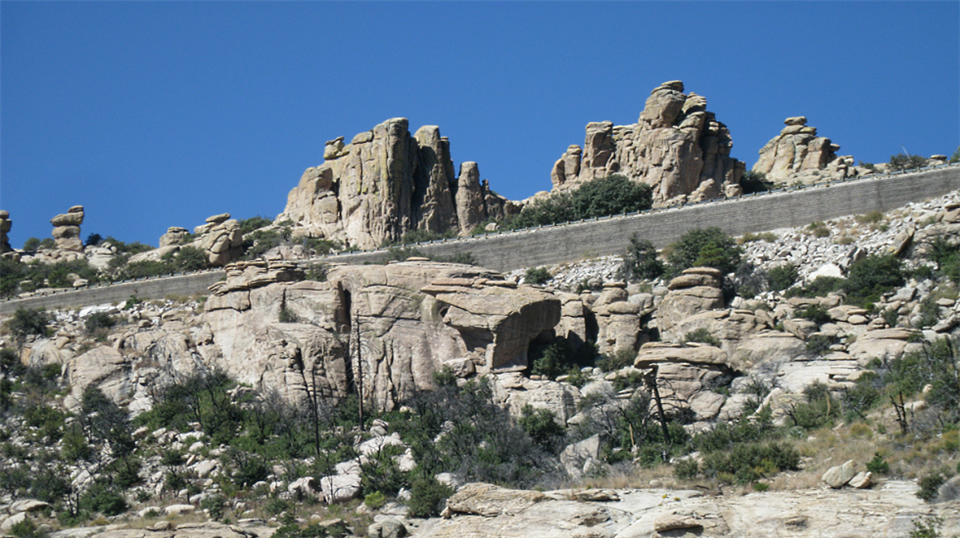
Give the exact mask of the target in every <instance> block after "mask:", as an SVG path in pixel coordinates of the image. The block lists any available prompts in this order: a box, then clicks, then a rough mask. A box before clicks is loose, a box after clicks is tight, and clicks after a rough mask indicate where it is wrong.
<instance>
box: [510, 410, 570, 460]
mask: <svg viewBox="0 0 960 538" xmlns="http://www.w3.org/2000/svg"><path fill="white" fill-rule="evenodd" d="M520 427H521V428H523V431H525V432H527V434H528V435H529V436H530V438H531V439H533V442H534V443H536V444H538V445H540V446H541V447H542V448H544V449H545V450H548V451H555V450H556V449H557V448H558V447H560V446H561V443H560V441H562V439H563V436H564V434H565V433H566V432H567V428H566V426H562V425H560V424H558V423H557V421H556V417H555V415H554V414H553V411H550V410H549V409H536V410H535V409H534V408H533V407H531V406H530V405H525V406H523V409H522V410H521V416H520Z"/></svg>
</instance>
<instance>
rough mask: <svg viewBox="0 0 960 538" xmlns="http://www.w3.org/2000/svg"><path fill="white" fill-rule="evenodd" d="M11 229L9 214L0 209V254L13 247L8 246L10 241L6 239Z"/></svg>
mask: <svg viewBox="0 0 960 538" xmlns="http://www.w3.org/2000/svg"><path fill="white" fill-rule="evenodd" d="M12 227H13V221H12V220H10V212H9V211H6V210H2V209H0V254H4V253H6V252H10V251H12V250H13V247H11V246H10V239H9V238H8V237H7V234H8V233H10V229H11V228H12Z"/></svg>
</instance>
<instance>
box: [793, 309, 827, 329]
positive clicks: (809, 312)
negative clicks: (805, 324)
mask: <svg viewBox="0 0 960 538" xmlns="http://www.w3.org/2000/svg"><path fill="white" fill-rule="evenodd" d="M793 315H794V316H795V317H798V318H802V319H807V320H810V321H812V322H814V323H816V324H817V325H823V324H824V323H829V322H830V321H831V319H833V318H831V317H830V313H829V312H828V311H827V309H826V307H824V306H821V305H807V306H806V307H804V308H798V309H797V310H795V311H794V313H793Z"/></svg>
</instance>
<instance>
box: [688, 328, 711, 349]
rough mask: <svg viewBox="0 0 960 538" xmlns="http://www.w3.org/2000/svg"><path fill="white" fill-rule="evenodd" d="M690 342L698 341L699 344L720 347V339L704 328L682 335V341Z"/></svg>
mask: <svg viewBox="0 0 960 538" xmlns="http://www.w3.org/2000/svg"><path fill="white" fill-rule="evenodd" d="M691 342H698V343H701V344H709V345H711V346H716V347H720V340H719V339H718V338H717V337H716V336H714V335H713V334H711V333H710V331H709V330H707V329H705V328H700V329H697V330H695V331H690V332H688V333H687V334H685V335H683V343H685V344H689V343H691Z"/></svg>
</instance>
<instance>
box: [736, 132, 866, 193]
mask: <svg viewBox="0 0 960 538" xmlns="http://www.w3.org/2000/svg"><path fill="white" fill-rule="evenodd" d="M783 123H785V124H786V127H784V128H783V129H782V130H781V131H780V134H779V135H777V136H775V137H774V138H773V139H772V140H770V141H769V142H767V143H766V145H764V146H763V147H762V148H761V149H760V158H759V159H758V160H757V164H755V165H753V169H752V170H753V171H754V172H760V173H763V174H764V175H765V176H766V179H767V180H769V181H773V182H774V183H781V184H792V183H795V182H801V183H804V184H810V183H817V182H820V181H826V180H840V179H843V178H845V177H847V175H848V173H851V172H852V174H850V175H857V174H858V173H859V171H858V170H854V168H855V167H854V166H853V157H850V156H845V157H838V156H837V154H836V152H837V151H838V150H839V149H840V146H838V145H837V144H834V143H832V142H831V141H830V139H829V138H824V137H818V136H817V128H816V127H810V126H808V125H807V118H806V117H804V116H795V117H791V118H787V119H785V120H784V121H783Z"/></svg>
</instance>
